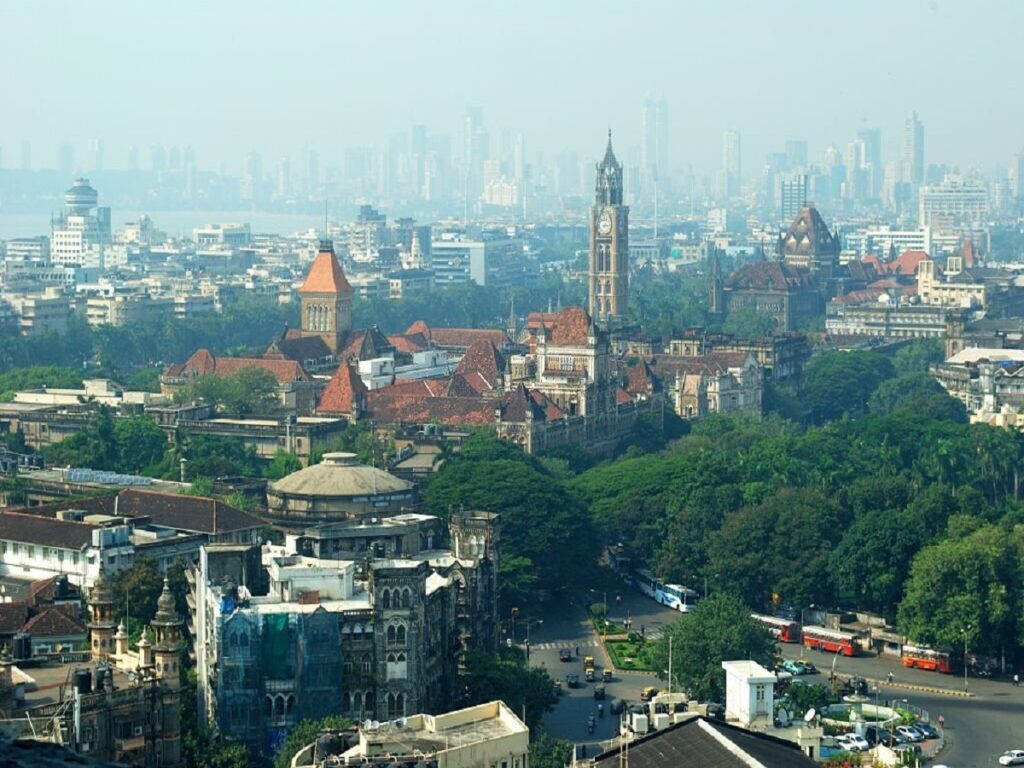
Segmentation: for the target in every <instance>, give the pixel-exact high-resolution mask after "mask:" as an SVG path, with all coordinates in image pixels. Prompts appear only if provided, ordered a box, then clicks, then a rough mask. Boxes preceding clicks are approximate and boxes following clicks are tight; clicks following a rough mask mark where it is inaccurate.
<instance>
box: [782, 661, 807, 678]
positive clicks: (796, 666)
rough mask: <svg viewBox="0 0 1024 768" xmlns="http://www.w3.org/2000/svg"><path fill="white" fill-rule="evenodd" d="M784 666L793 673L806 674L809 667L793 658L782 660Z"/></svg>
mask: <svg viewBox="0 0 1024 768" xmlns="http://www.w3.org/2000/svg"><path fill="white" fill-rule="evenodd" d="M782 668H783V669H784V670H785V671H786V672H789V674H791V675H794V676H796V675H806V674H807V667H805V666H804V665H803V664H801V663H800V662H799V661H793V660H792V659H786V660H785V661H784V662H782Z"/></svg>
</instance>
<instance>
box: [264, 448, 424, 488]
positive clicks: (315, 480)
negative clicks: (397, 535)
mask: <svg viewBox="0 0 1024 768" xmlns="http://www.w3.org/2000/svg"><path fill="white" fill-rule="evenodd" d="M412 487H413V486H412V483H409V482H406V481H405V480H402V479H401V478H399V477H395V476H394V475H392V474H391V473H389V472H385V471H384V470H382V469H377V468H376V467H368V466H366V465H365V464H360V463H359V462H358V461H356V455H355V454H354V453H325V454H324V458H323V461H321V462H320V463H319V464H314V465H312V466H309V467H306V468H304V469H300V470H299V471H298V472H292V474H290V475H288V476H286V477H282V478H281V479H280V480H278V481H276V482H273V483H271V484H270V489H271V491H272V492H274V493H277V494H281V495H287V496H373V495H376V494H390V493H402V492H406V491H410V490H411V489H412Z"/></svg>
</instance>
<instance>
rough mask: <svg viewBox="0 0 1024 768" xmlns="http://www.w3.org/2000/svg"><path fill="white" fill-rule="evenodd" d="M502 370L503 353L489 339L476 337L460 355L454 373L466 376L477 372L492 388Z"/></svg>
mask: <svg viewBox="0 0 1024 768" xmlns="http://www.w3.org/2000/svg"><path fill="white" fill-rule="evenodd" d="M504 370H505V355H503V354H502V353H501V351H500V350H499V349H498V348H497V347H496V346H494V342H492V341H491V340H490V339H477V340H476V341H474V342H473V343H472V344H470V346H469V349H467V350H466V353H465V354H464V355H463V356H462V359H461V360H460V361H459V364H458V366H457V367H456V368H455V373H457V374H462V375H467V376H468V375H469V374H473V373H475V374H478V375H480V376H482V377H483V378H484V379H485V380H486V381H487V382H488V383H489V384H490V386H491V387H492V388H493V387H495V386H497V385H498V382H500V381H501V377H502V372H503V371H504Z"/></svg>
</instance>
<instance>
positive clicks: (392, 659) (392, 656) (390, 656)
mask: <svg viewBox="0 0 1024 768" xmlns="http://www.w3.org/2000/svg"><path fill="white" fill-rule="evenodd" d="M388 663H389V664H394V663H395V654H393V653H389V654H388Z"/></svg>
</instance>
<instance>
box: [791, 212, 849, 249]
mask: <svg viewBox="0 0 1024 768" xmlns="http://www.w3.org/2000/svg"><path fill="white" fill-rule="evenodd" d="M776 250H777V251H778V253H779V254H780V255H783V256H785V255H811V254H817V255H822V254H827V255H835V254H838V253H839V240H838V239H836V237H835V236H834V235H833V234H832V233H831V232H829V229H828V225H827V224H825V220H824V219H823V218H821V214H820V213H818V209H817V208H813V207H811V206H808V207H806V208H802V209H801V210H800V212H799V213H798V214H797V215H796V216H795V217H794V218H793V221H792V223H791V224H790V225H789V229H787V230H786V231H785V232H784V233H783V234H782V235H781V236H780V237H779V243H778V246H777V248H776Z"/></svg>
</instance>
